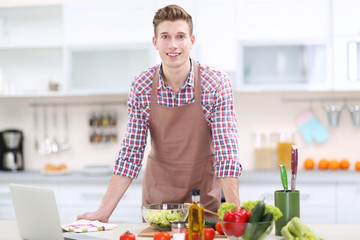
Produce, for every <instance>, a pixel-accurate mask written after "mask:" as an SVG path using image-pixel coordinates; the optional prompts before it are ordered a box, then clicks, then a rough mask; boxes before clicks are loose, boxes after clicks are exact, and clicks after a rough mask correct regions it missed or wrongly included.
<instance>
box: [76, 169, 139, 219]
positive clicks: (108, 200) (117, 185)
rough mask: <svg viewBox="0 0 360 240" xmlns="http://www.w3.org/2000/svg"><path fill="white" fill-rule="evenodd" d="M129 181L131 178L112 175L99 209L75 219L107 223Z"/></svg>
mask: <svg viewBox="0 0 360 240" xmlns="http://www.w3.org/2000/svg"><path fill="white" fill-rule="evenodd" d="M131 181H132V179H131V178H128V177H123V176H121V175H116V174H113V175H112V177H111V181H110V184H109V187H108V189H107V191H106V193H105V196H104V198H103V199H102V201H101V205H100V207H99V209H98V210H96V211H95V212H87V213H83V214H81V215H79V216H78V217H77V219H78V220H79V219H86V220H99V221H100V222H105V223H106V222H108V221H109V218H110V216H111V214H112V212H113V211H114V210H115V208H116V206H117V204H118V203H119V201H120V199H121V197H122V196H123V195H124V193H125V192H126V190H127V189H128V187H129V186H130V183H131Z"/></svg>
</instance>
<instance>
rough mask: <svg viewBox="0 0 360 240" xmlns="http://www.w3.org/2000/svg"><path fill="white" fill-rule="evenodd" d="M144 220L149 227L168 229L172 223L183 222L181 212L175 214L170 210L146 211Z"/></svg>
mask: <svg viewBox="0 0 360 240" xmlns="http://www.w3.org/2000/svg"><path fill="white" fill-rule="evenodd" d="M144 218H145V219H146V221H147V222H148V223H149V224H150V225H156V226H158V227H161V228H166V227H170V226H171V223H172V222H176V221H183V220H184V218H183V214H182V212H176V211H173V210H170V209H169V210H156V209H154V210H152V209H147V210H146V211H145V216H144Z"/></svg>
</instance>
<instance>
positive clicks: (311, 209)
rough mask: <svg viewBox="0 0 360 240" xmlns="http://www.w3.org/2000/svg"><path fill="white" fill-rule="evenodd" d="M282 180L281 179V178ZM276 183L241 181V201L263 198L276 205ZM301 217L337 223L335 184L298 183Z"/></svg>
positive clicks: (309, 220)
mask: <svg viewBox="0 0 360 240" xmlns="http://www.w3.org/2000/svg"><path fill="white" fill-rule="evenodd" d="M279 182H280V180H279ZM280 189H281V185H280V183H279V184H274V183H263V184H262V183H240V185H239V192H240V201H241V202H243V201H247V200H253V201H254V200H262V199H264V200H265V202H266V203H267V204H270V205H274V191H276V190H280ZM297 189H298V190H299V191H300V218H301V220H302V221H303V222H304V223H305V224H324V223H329V224H334V223H336V186H335V185H334V184H298V188H297Z"/></svg>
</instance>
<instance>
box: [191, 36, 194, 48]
mask: <svg viewBox="0 0 360 240" xmlns="http://www.w3.org/2000/svg"><path fill="white" fill-rule="evenodd" d="M194 44H195V36H194V35H192V36H191V48H193V47H194Z"/></svg>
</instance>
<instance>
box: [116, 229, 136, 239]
mask: <svg viewBox="0 0 360 240" xmlns="http://www.w3.org/2000/svg"><path fill="white" fill-rule="evenodd" d="M135 239H136V237H135V235H134V234H132V233H131V232H129V231H126V232H124V233H123V234H121V236H120V240H135Z"/></svg>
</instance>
